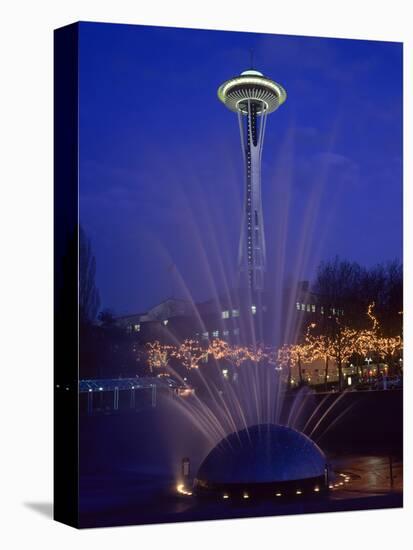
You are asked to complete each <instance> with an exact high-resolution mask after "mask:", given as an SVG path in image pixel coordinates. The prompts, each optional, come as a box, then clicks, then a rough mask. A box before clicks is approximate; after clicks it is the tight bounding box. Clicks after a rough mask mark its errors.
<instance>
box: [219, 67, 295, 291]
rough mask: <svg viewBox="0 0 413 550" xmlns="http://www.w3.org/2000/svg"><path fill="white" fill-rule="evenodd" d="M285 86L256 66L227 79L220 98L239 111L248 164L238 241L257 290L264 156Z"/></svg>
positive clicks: (261, 266)
mask: <svg viewBox="0 0 413 550" xmlns="http://www.w3.org/2000/svg"><path fill="white" fill-rule="evenodd" d="M286 97H287V94H286V92H285V90H284V88H283V87H282V86H281V85H280V84H277V83H276V82H274V81H273V80H270V79H269V78H266V77H265V76H264V75H263V74H262V73H260V72H258V71H255V70H248V71H244V72H243V73H241V74H240V76H238V77H235V78H232V79H230V80H227V81H226V82H224V83H223V84H222V85H221V86H220V87H219V89H218V98H219V99H220V100H221V101H222V102H223V103H224V104H225V106H226V107H228V108H229V109H230V110H231V111H233V112H235V113H237V115H238V122H239V130H240V135H241V146H242V153H243V157H244V165H245V191H244V208H243V214H242V226H241V237H240V243H239V253H238V261H239V269H240V272H241V273H245V272H247V280H248V286H249V287H250V289H251V290H252V291H254V292H258V293H259V292H261V291H262V290H263V289H264V272H265V268H266V250H265V234H264V221H263V212H262V198H261V159H262V150H263V143H264V134H265V126H266V122H267V116H268V114H269V113H272V112H273V111H275V110H276V109H277V108H278V107H279V106H280V105H281V104H282V103H284V101H285V100H286Z"/></svg>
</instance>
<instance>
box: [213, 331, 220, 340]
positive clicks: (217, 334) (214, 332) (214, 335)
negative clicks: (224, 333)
mask: <svg viewBox="0 0 413 550" xmlns="http://www.w3.org/2000/svg"><path fill="white" fill-rule="evenodd" d="M218 336H219V330H214V331H213V332H212V338H218Z"/></svg>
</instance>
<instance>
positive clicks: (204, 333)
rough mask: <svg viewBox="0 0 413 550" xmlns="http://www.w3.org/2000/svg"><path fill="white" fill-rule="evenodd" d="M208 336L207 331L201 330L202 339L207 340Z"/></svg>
mask: <svg viewBox="0 0 413 550" xmlns="http://www.w3.org/2000/svg"><path fill="white" fill-rule="evenodd" d="M208 338H209V332H203V333H202V339H203V340H208Z"/></svg>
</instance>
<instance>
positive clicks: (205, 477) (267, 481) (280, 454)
mask: <svg viewBox="0 0 413 550" xmlns="http://www.w3.org/2000/svg"><path fill="white" fill-rule="evenodd" d="M326 472H327V470H326V457H325V455H324V453H323V452H322V450H321V449H320V448H319V447H318V446H317V445H316V444H315V443H314V441H312V440H311V439H310V438H309V437H307V436H306V435H305V434H303V433H301V432H299V431H297V430H294V429H292V428H289V427H286V426H281V425H277V424H259V425H256V426H251V427H249V428H246V429H244V430H241V431H239V432H234V433H232V434H230V435H229V436H227V437H226V438H224V439H223V440H221V441H220V442H219V443H218V445H216V447H214V449H212V451H211V452H210V453H209V454H208V456H207V457H206V458H205V460H204V461H203V463H202V464H201V466H200V468H199V470H198V473H197V476H196V479H195V481H194V489H195V491H196V493H197V494H198V495H213V494H219V493H225V494H226V493H232V494H233V495H234V496H235V495H238V496H240V495H243V494H244V493H245V492H246V491H247V493H248V496H249V493H267V492H270V493H271V494H274V493H277V494H284V495H285V494H287V493H290V494H295V493H297V494H302V492H303V491H304V490H306V491H308V490H311V491H316V492H322V489H324V488H325V486H326V484H327V474H326Z"/></svg>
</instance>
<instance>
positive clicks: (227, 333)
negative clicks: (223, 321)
mask: <svg viewBox="0 0 413 550" xmlns="http://www.w3.org/2000/svg"><path fill="white" fill-rule="evenodd" d="M222 335H223V337H224V338H227V337H228V336H229V330H224V331H223V332H222Z"/></svg>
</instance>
